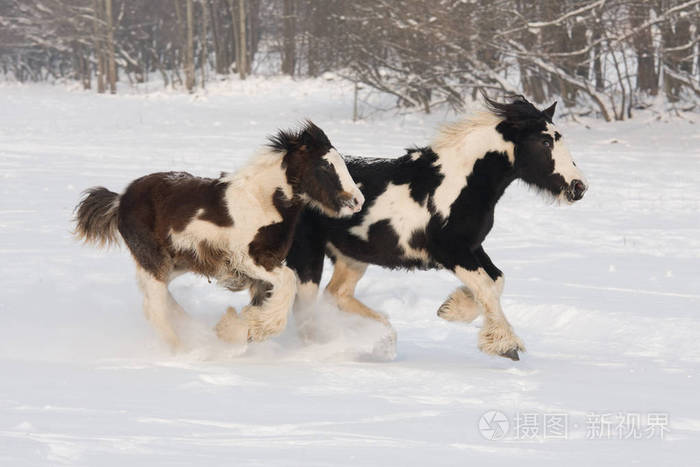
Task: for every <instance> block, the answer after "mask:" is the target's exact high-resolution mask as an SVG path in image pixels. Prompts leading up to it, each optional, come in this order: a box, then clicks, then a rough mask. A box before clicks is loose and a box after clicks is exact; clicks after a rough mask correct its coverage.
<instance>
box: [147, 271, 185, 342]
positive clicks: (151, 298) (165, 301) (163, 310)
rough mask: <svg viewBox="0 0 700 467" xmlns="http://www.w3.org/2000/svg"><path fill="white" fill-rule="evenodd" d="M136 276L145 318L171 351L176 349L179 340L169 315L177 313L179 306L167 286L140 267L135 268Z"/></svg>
mask: <svg viewBox="0 0 700 467" xmlns="http://www.w3.org/2000/svg"><path fill="white" fill-rule="evenodd" d="M136 276H137V278H138V282H139V286H140V287H141V291H142V292H143V311H144V314H145V315H146V318H147V319H148V320H149V321H150V322H151V324H152V325H153V327H155V328H156V331H157V332H158V334H159V335H160V336H161V337H162V338H163V339H164V340H165V341H166V342H167V343H168V345H169V346H170V347H171V348H172V349H176V348H178V347H179V346H180V339H179V338H178V336H177V333H176V332H175V327H174V326H173V323H172V321H171V318H172V316H171V313H172V312H173V311H177V308H179V305H177V303H176V302H175V300H174V299H173V297H172V295H170V291H169V290H168V284H167V283H166V282H164V281H161V280H159V279H157V278H156V277H155V276H154V275H153V274H151V273H150V272H148V271H146V270H145V269H143V268H142V267H141V266H137V267H136ZM179 309H180V310H181V308H179Z"/></svg>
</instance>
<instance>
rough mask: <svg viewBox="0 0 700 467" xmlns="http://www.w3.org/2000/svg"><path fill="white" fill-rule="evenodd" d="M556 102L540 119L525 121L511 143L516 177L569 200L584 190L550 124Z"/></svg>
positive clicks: (565, 149)
mask: <svg viewBox="0 0 700 467" xmlns="http://www.w3.org/2000/svg"><path fill="white" fill-rule="evenodd" d="M555 106H556V103H554V104H553V105H552V106H551V107H549V108H548V109H546V110H544V111H543V112H542V114H543V117H544V118H542V119H536V120H532V121H529V122H527V123H526V124H525V125H524V126H523V127H522V131H521V132H520V135H519V138H518V139H517V140H516V144H515V163H516V165H517V167H518V168H519V172H520V178H522V179H523V180H524V181H525V182H526V183H529V184H531V185H534V186H536V187H538V188H540V189H542V190H544V191H545V192H548V193H551V194H552V195H553V196H554V197H555V198H557V199H559V200H563V201H566V202H568V203H573V202H575V201H578V200H580V199H581V198H583V195H584V193H585V192H586V190H587V189H588V186H587V184H586V181H585V177H584V176H583V173H582V172H581V171H580V170H579V169H578V168H577V167H576V163H575V162H574V161H573V159H572V158H571V153H570V152H569V149H568V148H567V147H566V143H565V142H564V138H563V136H562V135H561V133H559V131H557V129H556V127H555V126H554V124H553V123H552V117H553V116H554V108H555Z"/></svg>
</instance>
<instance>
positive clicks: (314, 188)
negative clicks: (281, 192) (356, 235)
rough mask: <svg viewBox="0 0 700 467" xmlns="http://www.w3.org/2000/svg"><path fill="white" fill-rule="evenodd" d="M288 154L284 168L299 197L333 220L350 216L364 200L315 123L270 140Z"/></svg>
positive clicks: (274, 147) (284, 132) (342, 163)
mask: <svg viewBox="0 0 700 467" xmlns="http://www.w3.org/2000/svg"><path fill="white" fill-rule="evenodd" d="M270 145H271V146H272V148H273V149H275V150H277V151H280V152H283V153H285V155H284V158H283V160H282V167H283V168H284V169H285V174H286V177H287V183H289V185H290V186H291V187H292V190H293V192H294V194H295V195H296V196H298V197H299V198H301V199H303V200H304V201H306V202H308V203H309V204H310V205H312V206H314V207H316V208H318V209H320V210H321V211H322V212H323V213H324V214H326V215H329V216H332V217H344V216H350V215H352V214H354V213H356V212H359V211H360V209H362V204H363V203H364V201H365V198H364V196H363V195H362V192H361V191H360V189H359V188H358V187H357V185H355V182H354V181H353V179H352V177H351V176H350V173H349V172H348V169H347V167H346V166H345V162H343V158H342V157H340V154H338V151H336V150H335V148H334V147H333V145H332V144H331V142H330V141H329V140H328V137H327V136H326V134H325V133H324V132H323V130H321V129H320V128H319V127H317V126H316V125H314V124H313V123H312V122H307V123H306V124H305V125H304V127H303V128H302V129H301V130H299V131H298V132H296V133H294V132H287V131H280V132H279V133H278V134H277V135H275V136H274V137H272V138H270Z"/></svg>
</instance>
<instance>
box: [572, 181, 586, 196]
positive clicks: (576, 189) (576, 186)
mask: <svg viewBox="0 0 700 467" xmlns="http://www.w3.org/2000/svg"><path fill="white" fill-rule="evenodd" d="M586 189H587V187H586V184H585V183H583V182H582V181H581V180H574V181H572V182H571V194H572V195H573V198H574V199H575V200H579V199H581V198H583V194H584V193H585V192H586Z"/></svg>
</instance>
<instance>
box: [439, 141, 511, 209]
mask: <svg viewBox="0 0 700 467" xmlns="http://www.w3.org/2000/svg"><path fill="white" fill-rule="evenodd" d="M493 133H495V132H493ZM496 136H499V135H497V134H496ZM499 140H500V141H499ZM434 150H435V152H436V153H437V154H438V160H437V162H436V164H439V165H440V166H441V170H440V172H441V173H442V174H443V176H444V177H445V178H444V179H443V181H442V183H441V184H440V186H438V187H437V189H436V190H435V195H434V197H433V202H434V205H435V208H436V209H437V210H438V212H440V213H441V214H442V215H443V217H444V218H447V217H449V215H450V207H451V206H452V205H453V203H456V202H460V200H461V202H469V203H470V205H473V207H474V208H476V207H479V208H481V209H486V210H493V208H494V207H495V205H496V203H497V202H498V200H499V199H500V198H501V196H502V195H503V192H504V191H505V189H506V188H507V187H508V185H509V184H510V183H511V182H512V181H513V180H514V179H515V176H514V173H515V171H514V169H513V165H512V164H513V151H514V147H513V145H512V143H508V142H505V141H503V140H502V138H500V137H499V138H493V137H492V134H489V133H488V132H484V134H483V135H479V134H471V135H469V137H467V138H464V139H463V140H462V141H460V142H459V143H458V144H453V145H447V146H442V147H438V148H434ZM491 152H498V153H504V154H505V156H502V157H504V162H505V158H507V160H508V163H504V166H503V167H499V166H498V164H495V165H494V166H491V165H490V166H489V167H488V168H486V167H483V162H480V161H483V160H485V158H486V157H487V154H488V153H491ZM475 169H476V170H475ZM470 177H471V178H470ZM470 183H471V184H472V186H473V187H474V189H475V190H477V191H478V198H479V202H478V203H474V202H473V200H465V199H462V198H463V197H460V194H461V193H462V190H464V189H465V188H466V187H467V186H468V185H469V184H470Z"/></svg>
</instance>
